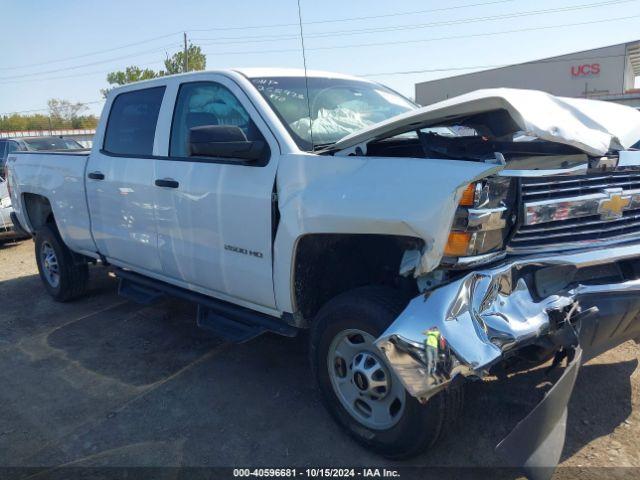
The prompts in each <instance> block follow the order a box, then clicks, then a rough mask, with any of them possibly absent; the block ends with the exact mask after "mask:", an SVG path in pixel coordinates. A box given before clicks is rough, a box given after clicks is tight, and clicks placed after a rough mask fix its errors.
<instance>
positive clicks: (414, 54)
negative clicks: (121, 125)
mask: <svg viewBox="0 0 640 480" xmlns="http://www.w3.org/2000/svg"><path fill="white" fill-rule="evenodd" d="M300 4H301V16H302V22H303V25H302V30H303V33H304V38H305V47H306V58H307V67H308V68H309V69H317V70H329V71H335V72H341V73H347V74H353V75H364V76H367V78H371V79H373V80H376V81H379V82H381V83H384V84H386V85H388V86H390V87H391V88H394V89H395V90H397V91H399V92H401V93H403V94H405V95H407V96H409V97H413V95H414V85H415V83H417V82H420V81H425V80H431V79H435V78H442V77H448V76H451V75H457V74H461V73H468V72H472V71H476V70H482V69H486V68H489V67H492V66H501V65H508V64H512V63H518V62H524V61H529V60H536V59H540V58H545V57H550V56H555V55H559V54H564V53H571V52H575V51H580V50H586V49H591V48H596V47H601V46H606V45H612V44H616V43H622V42H627V41H633V40H638V39H640V28H638V25H640V0H584V1H582V2H580V1H578V0H555V1H550V0H538V1H535V2H533V1H530V0H452V1H440V2H437V1H430V0H429V1H426V0H395V1H393V2H392V1H389V0H386V1H383V0H321V1H313V0H300ZM0 12H1V18H2V21H1V22H0V23H1V24H2V35H1V37H0V47H1V50H0V51H1V54H0V114H6V113H10V112H27V111H36V110H42V111H43V112H46V105H47V100H48V99H50V98H62V99H66V100H69V101H72V102H83V103H87V104H88V107H89V108H90V112H91V113H99V112H100V110H101V108H102V104H103V101H102V96H101V94H100V89H101V88H105V87H107V86H108V84H107V82H106V75H107V73H108V72H110V71H114V70H120V69H124V68H125V67H126V66H128V65H138V66H143V67H147V68H152V69H160V68H162V61H163V59H164V58H165V56H166V55H167V54H172V53H174V52H176V51H177V50H179V49H180V48H181V45H182V35H183V32H186V33H187V35H188V38H189V39H190V40H191V41H193V43H195V44H196V45H200V46H201V47H202V49H203V51H204V52H205V53H206V54H207V68H210V69H216V68H225V67H263V66H276V67H297V68H302V66H303V60H302V50H301V42H300V27H299V24H298V21H299V18H298V3H297V0H271V1H265V0H233V1H228V0H226V1H217V0H192V1H189V0H181V1H178V0H152V1H151V0H139V1H137V0H128V1H122V0H109V1H106V0H100V1H98V0H58V1H43V0H41V1H36V0H0ZM415 71H419V73H406V72H415Z"/></svg>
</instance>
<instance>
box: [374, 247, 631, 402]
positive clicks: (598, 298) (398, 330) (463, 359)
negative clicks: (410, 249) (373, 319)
mask: <svg viewBox="0 0 640 480" xmlns="http://www.w3.org/2000/svg"><path fill="white" fill-rule="evenodd" d="M639 257H640V245H639V244H634V245H622V246H616V247H610V248H606V249H598V250H590V251H581V252H578V253H572V254H571V253H570V254H556V255H546V256H531V257H524V258H520V259H517V260H513V261H508V262H503V263H501V264H499V265H497V266H494V267H489V268H485V269H480V270H476V271H473V272H470V273H468V274H466V275H465V276H463V277H461V278H459V279H457V280H455V281H453V282H451V283H448V284H446V285H444V286H442V287H439V288H437V289H435V290H433V291H431V292H429V293H428V294H427V295H420V296H418V297H416V298H414V299H413V300H412V301H411V302H410V303H409V305H408V306H407V307H406V309H405V310H404V311H403V312H402V313H401V314H400V316H399V317H398V318H397V319H396V320H395V321H394V323H393V324H392V325H391V326H390V327H389V328H388V329H387V330H386V331H385V332H384V333H383V334H382V335H381V336H380V337H379V338H378V339H377V341H376V345H377V347H378V348H379V349H380V350H381V351H382V352H383V354H384V355H385V356H386V358H387V360H388V361H389V364H390V365H391V367H392V368H393V369H394V371H395V373H396V374H397V376H398V377H399V378H400V380H401V381H402V383H403V384H404V386H405V388H406V389H407V391H408V392H409V393H410V394H411V395H412V396H414V397H416V398H418V399H420V400H422V401H426V400H427V399H428V398H429V397H431V396H432V395H434V394H436V393H437V392H439V391H440V390H442V389H443V388H445V387H446V386H447V385H449V384H450V382H451V381H453V380H454V379H456V377H467V376H474V377H482V376H484V375H486V374H487V372H488V371H489V369H490V368H491V367H492V366H494V365H496V364H498V363H500V362H501V361H502V360H504V359H505V358H506V357H508V356H509V355H510V353H512V352H515V351H517V350H518V349H519V348H521V347H523V346H525V345H529V344H531V343H532V342H535V341H536V340H539V339H541V338H543V337H545V336H549V335H550V334H552V333H553V332H554V331H556V330H557V328H558V325H560V326H563V328H566V329H569V330H571V331H572V332H574V331H575V337H576V340H578V336H579V343H581V344H582V343H583V339H586V340H584V341H585V342H586V343H588V344H589V347H590V348H588V349H587V348H586V347H585V346H584V345H583V347H585V348H584V350H585V355H584V361H586V360H587V359H588V358H591V357H593V356H595V355H597V354H599V353H601V352H602V351H604V350H606V349H608V348H612V347H613V346H615V345H617V344H619V343H622V341H625V340H627V339H631V338H638V336H640V320H638V319H637V318H636V317H637V314H638V311H640V302H639V301H638V300H637V299H636V298H637V297H636V295H637V293H640V279H634V280H630V281H624V282H620V283H611V284H604V285H603V284H598V285H590V284H588V285H581V284H577V285H575V284H574V285H573V286H572V287H571V288H567V289H564V290H562V289H561V290H560V291H558V292H555V293H553V294H551V295H548V296H547V297H545V298H542V299H540V297H539V296H536V295H537V292H536V291H532V289H531V288H530V287H529V286H528V284H527V282H525V280H524V279H523V278H522V277H521V276H520V275H519V274H520V273H521V272H523V271H524V269H527V271H530V270H536V269H541V268H545V267H551V266H568V267H575V268H576V269H580V268H585V267H592V266H596V265H605V264H612V263H615V262H620V261H623V260H631V259H635V258H639ZM514 279H517V280H514ZM630 293H631V294H636V295H631V296H629V294H630ZM619 296H623V297H625V298H626V299H627V300H625V301H622V302H621V301H617V300H618V299H619ZM612 299H614V300H612ZM592 307H596V308H592ZM601 307H604V308H601ZM585 308H591V311H592V312H595V311H596V309H600V310H602V311H601V313H600V314H598V315H592V317H595V320H594V321H590V322H586V321H585V322H584V323H585V325H582V321H581V320H580V316H581V313H580V312H581V311H582V312H585ZM598 322H601V323H602V324H603V325H605V326H604V327H599V326H598V325H599V323H598ZM427 332H431V333H432V334H433V333H435V338H437V339H438V340H439V341H438V346H437V347H434V346H433V345H431V346H429V345H427ZM432 338H433V337H432Z"/></svg>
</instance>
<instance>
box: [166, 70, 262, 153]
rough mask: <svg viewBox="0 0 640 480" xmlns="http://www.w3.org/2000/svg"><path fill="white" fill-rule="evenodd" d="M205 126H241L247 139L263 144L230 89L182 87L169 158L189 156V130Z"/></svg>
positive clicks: (207, 85)
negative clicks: (259, 141)
mask: <svg viewBox="0 0 640 480" xmlns="http://www.w3.org/2000/svg"><path fill="white" fill-rule="evenodd" d="M205 125H221V126H231V127H238V128H240V130H242V133H243V134H244V136H245V137H246V140H248V141H256V140H261V141H264V137H263V136H262V134H261V133H260V130H258V127H256V125H255V123H253V120H251V117H250V116H249V113H248V112H247V111H246V110H245V108H244V107H243V106H242V104H241V103H240V101H238V99H237V98H236V97H235V96H234V95H233V93H231V91H229V89H228V88H226V87H224V86H222V85H220V84H219V83H214V82H193V83H185V84H182V85H181V86H180V91H179V92H178V99H177V100H176V107H175V110H174V114H173V123H172V125H171V139H170V143H169V155H170V156H172V157H189V156H190V154H191V152H190V149H189V135H190V130H191V129H192V128H193V127H202V126H205Z"/></svg>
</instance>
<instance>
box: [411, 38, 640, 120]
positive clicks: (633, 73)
mask: <svg viewBox="0 0 640 480" xmlns="http://www.w3.org/2000/svg"><path fill="white" fill-rule="evenodd" d="M639 76H640V41H635V42H629V43H621V44H618V45H611V46H609V47H603V48H596V49H594V50H585V51H582V52H576V53H570V54H568V55H561V56H558V57H551V58H545V59H542V60H535V61H533V62H527V63H520V64H516V65H509V66H507V67H500V68H493V69H491V70H483V71H481V72H474V73H469V74H465V75H457V76H453V77H447V78H441V79H438V80H431V81H428V82H422V83H418V84H416V87H415V88H416V101H417V102H418V103H419V104H421V105H429V104H431V103H434V102H437V101H440V100H444V99H446V98H449V97H453V96H456V95H460V94H462V93H467V92H470V91H473V90H477V89H479V88H490V87H512V88H531V89H535V90H543V91H545V92H549V93H552V94H554V95H561V96H565V97H583V98H584V97H588V98H597V99H599V100H607V101H613V102H617V103H622V104H625V105H630V106H633V107H635V108H640V89H638V88H635V82H636V78H637V77H639Z"/></svg>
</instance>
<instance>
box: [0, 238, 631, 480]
mask: <svg viewBox="0 0 640 480" xmlns="http://www.w3.org/2000/svg"><path fill="white" fill-rule="evenodd" d="M0 266H1V268H0V294H1V295H0V298H2V308H1V309H0V467H8V466H12V467H34V466H47V467H55V466H61V465H62V466H65V465H66V466H69V465H71V466H216V465H218V466H336V465H345V466H347V465H348V466H370V465H371V466H392V465H407V464H408V465H429V466H435V465H437V466H495V465H499V464H500V461H499V460H498V459H496V458H495V455H494V454H493V451H492V450H493V446H494V445H495V444H496V443H497V442H498V441H499V440H500V439H501V438H502V437H503V436H504V435H506V433H508V431H509V430H510V429H511V428H512V427H513V426H514V425H515V424H516V423H517V422H518V420H519V419H521V418H522V417H523V416H524V415H526V413H528V411H529V410H530V408H531V407H532V406H533V405H535V403H536V402H537V400H538V399H539V398H540V396H541V395H542V393H541V392H542V391H543V387H544V386H545V383H546V385H547V386H548V382H546V381H545V377H544V375H543V373H542V371H541V370H537V371H536V372H533V373H531V374H530V375H518V376H515V377H512V378H510V379H508V380H506V381H503V382H496V381H493V382H485V383H484V384H482V383H480V382H478V383H472V384H470V385H469V388H468V389H467V401H466V409H465V414H464V416H463V418H462V419H461V422H460V424H459V425H457V426H455V427H454V428H453V430H452V431H451V433H450V434H449V435H448V436H447V437H446V438H445V439H444V440H443V441H442V442H441V443H439V444H438V445H437V446H436V447H435V448H434V449H432V450H431V451H430V452H428V453H426V454H424V455H423V456H421V457H419V458H416V459H413V460H411V461H408V462H391V461H387V460H385V459H381V458H380V457H377V456H375V455H372V454H370V453H369V452H367V451H366V450H364V449H362V448H360V447H359V446H358V445H357V444H355V443H353V442H352V441H351V440H350V439H349V438H348V437H346V436H345V435H343V434H342V432H341V431H340V430H339V428H338V427H337V426H336V425H335V423H334V422H333V421H332V420H331V419H330V418H329V416H328V414H327V413H326V412H325V411H324V409H323V408H322V406H321V405H320V403H319V401H318V399H317V395H316V392H315V391H314V384H313V382H312V379H311V377H310V375H309V370H308V368H307V361H306V348H305V346H304V345H303V342H300V341H298V340H297V339H286V338H280V337H276V336H263V337H262V338H258V339H256V340H254V341H251V342H249V343H247V344H243V345H239V346H238V345H230V344H227V343H225V342H223V341H221V340H219V339H216V338H213V337H211V336H209V335H208V334H206V333H204V332H202V331H199V330H198V329H197V328H196V327H195V325H194V309H193V307H192V306H190V305H187V304H184V303H181V302H177V301H166V302H163V303H161V304H158V305H154V306H151V307H149V306H140V305H136V304H133V303H130V302H128V301H124V300H123V299H121V298H118V297H117V295H116V282H115V280H114V279H113V278H110V277H109V276H108V275H107V272H106V270H105V269H101V268H99V267H96V268H94V269H93V270H92V273H91V286H90V293H89V294H88V295H87V296H86V297H85V298H83V299H81V300H79V301H76V302H73V303H69V304H57V303H55V302H53V301H51V300H50V299H49V297H48V296H47V295H46V294H45V293H44V290H43V289H42V288H41V285H40V280H39V278H38V276H37V270H36V266H35V261H34V258H33V245H32V242H31V241H24V242H22V243H18V244H11V245H5V246H2V247H0ZM638 352H639V349H638V346H636V345H635V344H633V343H626V344H624V345H622V346H620V347H618V348H617V349H615V350H613V351H610V352H608V353H606V354H604V355H602V356H600V357H598V358H597V359H595V360H593V361H591V362H590V363H588V364H587V365H586V366H584V367H583V368H582V370H581V372H580V376H579V378H578V382H577V386H576V389H575V391H574V395H573V398H572V401H571V404H570V411H569V421H568V434H567V442H566V445H565V449H564V453H563V456H562V465H563V466H565V467H581V468H565V469H560V470H559V472H558V473H557V474H556V477H557V478H565V477H567V478H568V477H578V476H581V475H582V476H581V478H589V475H588V473H589V472H594V471H596V470H593V469H591V467H605V466H610V467H613V466H618V467H640V447H639V446H638V441H637V439H638V438H639V437H640V414H639V412H640V408H639V402H640V391H639V386H640V370H638V368H637V367H638ZM536 386H537V387H539V388H535V387H536ZM532 387H534V388H535V390H533V391H534V392H535V394H533V395H532V393H531V392H532ZM599 472H600V475H599V478H602V477H603V476H608V475H605V472H608V473H611V474H613V473H614V472H615V473H616V475H623V476H625V477H628V478H632V474H631V473H630V472H635V473H638V470H632V469H629V470H622V471H620V470H613V469H612V470H599ZM625 472H626V473H625ZM630 475H631V476H630ZM636 478H637V477H636Z"/></svg>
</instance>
